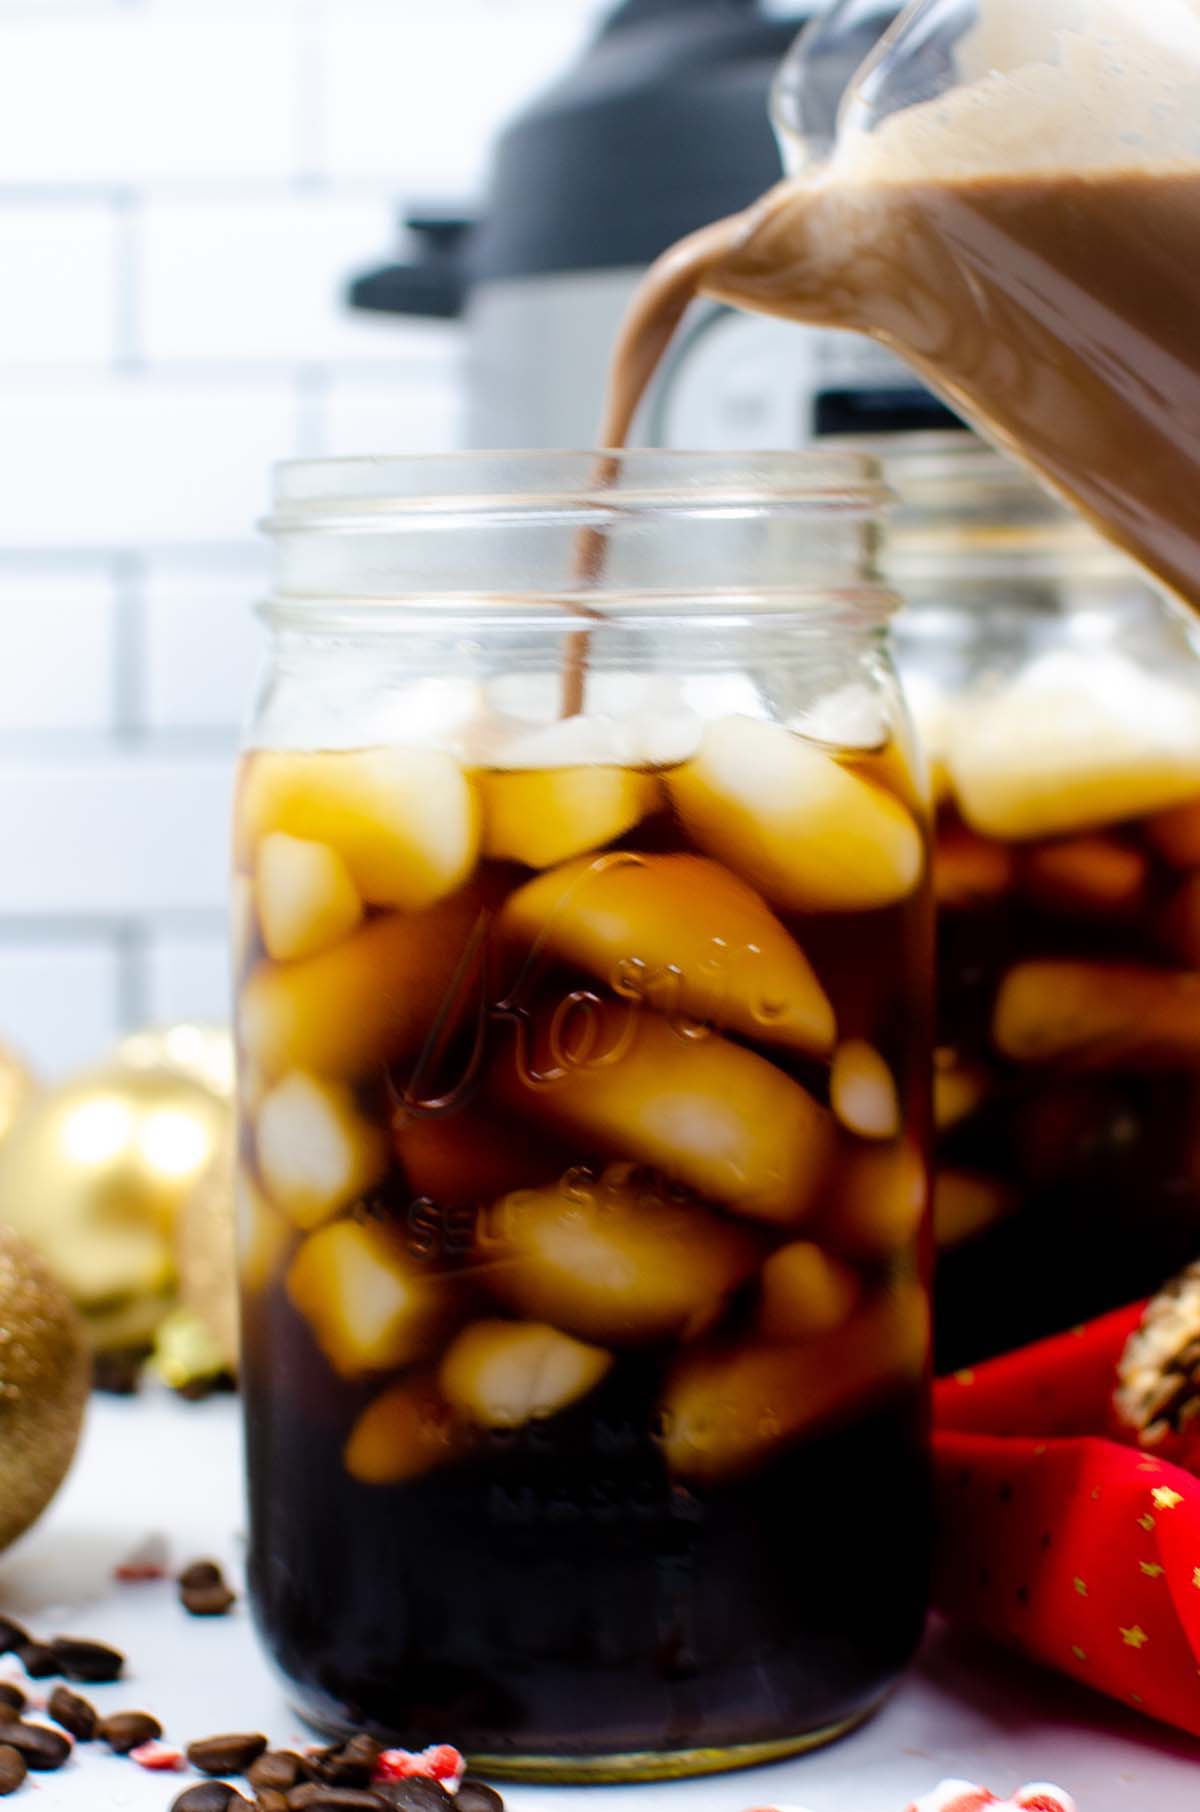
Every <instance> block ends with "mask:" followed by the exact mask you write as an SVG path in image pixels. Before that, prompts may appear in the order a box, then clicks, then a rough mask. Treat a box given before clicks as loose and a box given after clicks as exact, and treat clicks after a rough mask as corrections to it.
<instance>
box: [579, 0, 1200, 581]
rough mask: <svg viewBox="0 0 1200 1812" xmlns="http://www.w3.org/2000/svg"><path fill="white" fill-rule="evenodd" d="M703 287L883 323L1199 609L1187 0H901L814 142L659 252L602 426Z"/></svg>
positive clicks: (1198, 202) (1198, 34) (1197, 54)
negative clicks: (904, 2) (772, 181)
mask: <svg viewBox="0 0 1200 1812" xmlns="http://www.w3.org/2000/svg"><path fill="white" fill-rule="evenodd" d="M698 295H704V296H709V297H713V298H715V299H718V300H720V301H723V302H728V303H733V304H736V305H738V306H741V307H744V308H749V309H755V310H758V311H759V312H762V313H766V314H773V315H781V316H785V317H789V318H791V319H794V320H797V321H807V322H812V323H817V324H821V325H825V326H833V327H845V328H852V329H856V330H858V331H860V332H862V333H866V334H869V335H870V336H871V337H872V338H874V339H876V340H879V341H881V342H883V343H884V344H886V345H887V346H889V347H891V348H892V349H893V350H894V351H896V352H897V353H899V354H900V355H901V356H902V357H903V358H905V359H906V360H907V361H908V362H909V364H911V365H913V366H914V367H915V368H916V369H917V370H918V371H919V372H920V373H921V375H922V376H923V377H924V378H925V379H927V380H928V382H929V383H931V384H932V385H934V386H935V387H936V388H937V389H938V390H940V391H941V392H942V393H943V394H944V395H945V396H946V397H947V398H948V399H949V400H950V401H951V402H952V403H953V404H954V405H955V406H956V407H957V408H959V409H960V410H961V411H962V412H963V413H964V414H966V415H967V416H969V417H970V418H971V419H972V420H973V421H974V422H975V423H976V424H977V425H978V426H979V427H980V428H981V429H982V430H983V431H984V432H985V433H987V434H988V435H989V436H990V437H991V438H992V439H993V440H995V441H998V442H999V443H1001V444H1002V445H1003V446H1004V447H1005V448H1007V449H1008V450H1009V451H1011V452H1012V453H1014V454H1016V455H1018V456H1019V457H1020V458H1021V459H1022V460H1024V461H1025V462H1026V463H1027V464H1028V465H1029V466H1031V467H1032V468H1033V469H1034V470H1035V471H1036V472H1037V473H1038V474H1039V476H1040V477H1041V478H1043V479H1044V480H1046V481H1047V482H1048V483H1049V484H1050V485H1052V486H1053V487H1054V488H1055V489H1056V490H1057V491H1059V492H1060V493H1061V494H1062V495H1063V496H1065V497H1066V498H1067V499H1068V501H1070V502H1071V503H1073V504H1075V505H1076V506H1077V507H1078V508H1079V509H1081V510H1082V511H1084V513H1085V514H1086V515H1088V516H1090V517H1091V518H1092V519H1093V520H1094V521H1095V522H1096V524H1097V525H1098V526H1099V527H1100V528H1101V529H1102V530H1103V531H1104V532H1105V533H1106V534H1107V535H1109V536H1110V537H1111V538H1112V539H1113V540H1115V541H1117V542H1119V543H1120V544H1121V545H1122V546H1123V547H1125V548H1126V549H1127V550H1128V551H1129V552H1130V553H1132V554H1133V555H1134V556H1135V557H1136V558H1137V559H1139V560H1141V561H1142V562H1143V563H1144V564H1145V565H1146V566H1147V567H1149V568H1150V570H1151V571H1152V572H1154V573H1155V574H1156V575H1157V576H1158V577H1159V578H1160V579H1162V580H1163V581H1165V582H1166V583H1167V584H1168V585H1169V586H1171V587H1172V588H1173V589H1174V590H1175V591H1177V592H1179V593H1180V594H1181V595H1182V596H1183V597H1185V598H1186V599H1187V600H1188V601H1190V602H1191V603H1193V604H1196V605H1200V3H1198V0H918V3H917V4H914V5H911V6H909V7H908V8H907V9H906V10H905V12H904V13H903V14H902V15H901V17H900V18H899V20H898V21H897V22H896V24H895V26H894V27H893V28H892V30H891V31H890V32H889V33H888V35H887V37H886V38H885V39H884V40H883V41H882V43H881V44H880V45H879V47H878V49H877V50H876V51H875V53H874V54H873V55H872V57H871V58H870V59H869V60H868V62H867V63H866V64H865V65H864V67H863V69H862V70H861V71H860V73H859V75H858V77H857V79H856V81H855V83H854V85H853V87H852V89H851V92H850V94H849V95H848V97H847V100H846V103H845V105H844V107H843V109H842V115H841V121H840V126H839V131H838V135H837V139H836V143H835V144H834V147H833V149H832V153H831V155H830V156H829V158H828V159H827V160H826V161H825V162H823V163H822V164H820V165H819V166H817V167H815V168H805V169H803V170H801V171H800V172H799V173H798V174H797V175H795V176H793V177H791V178H789V179H788V180H785V181H784V182H782V183H780V184H779V185H777V187H775V188H774V189H772V190H771V191H770V192H769V193H768V194H767V195H766V196H764V197H763V199H762V200H761V201H759V202H758V203H756V204H755V205H754V206H753V207H751V208H749V209H748V210H747V211H746V212H745V213H743V214H740V215H736V216H733V217H731V218H730V219H727V220H722V221H718V222H717V223H716V224H715V225H714V226H711V227H708V228H705V229H704V230H703V231H701V232H700V233H698V234H695V235H693V236H692V237H691V238H689V239H686V240H684V241H682V242H681V243H680V244H679V245H677V246H675V247H674V248H673V249H672V250H671V251H669V252H667V253H666V254H665V255H664V256H663V257H662V258H661V259H660V260H659V262H658V263H657V264H656V265H655V266H654V268H653V269H652V270H651V272H650V273H649V275H648V277H647V278H646V280H645V283H644V284H643V286H642V289H641V291H640V293H639V295H638V297H637V298H636V300H635V302H634V305H633V307H632V309H631V311H630V314H629V316H628V318H627V321H626V323H625V326H624V328H623V331H622V334H621V337H620V340H619V342H618V348H617V352H616V356H615V360H614V366H613V372H612V379H611V384H610V391H609V399H608V407H607V410H606V413H605V419H604V424H603V429H602V436H601V444H602V445H605V446H610V447H612V446H619V445H621V444H623V442H624V440H625V438H626V436H627V434H628V431H629V428H630V425H631V422H632V419H633V416H634V413H635V412H636V409H637V405H638V402H639V400H640V398H641V396H642V394H643V392H644V390H645V388H646V385H647V383H648V382H649V379H650V377H651V375H652V373H653V371H654V369H655V367H656V365H657V362H658V360H659V358H660V357H661V355H662V352H663V350H664V348H665V346H666V345H667V343H668V341H669V340H670V337H671V335H672V333H673V331H674V328H675V326H676V324H677V323H678V321H679V319H680V317H681V315H682V313H683V312H684V310H685V308H686V307H687V304H688V303H689V301H690V300H692V298H693V297H695V296H698Z"/></svg>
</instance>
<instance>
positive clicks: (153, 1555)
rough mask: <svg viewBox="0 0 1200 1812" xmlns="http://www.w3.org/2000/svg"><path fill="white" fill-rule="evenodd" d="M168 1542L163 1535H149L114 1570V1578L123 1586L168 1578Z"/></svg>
mask: <svg viewBox="0 0 1200 1812" xmlns="http://www.w3.org/2000/svg"><path fill="white" fill-rule="evenodd" d="M167 1559H168V1556H167V1542H166V1537H165V1536H162V1535H147V1536H145V1537H144V1539H143V1540H142V1541H140V1542H138V1544H137V1546H136V1547H135V1548H131V1549H130V1551H129V1553H128V1554H127V1555H126V1556H125V1558H124V1560H121V1561H118V1562H117V1564H116V1566H115V1567H114V1568H113V1578H114V1579H119V1580H120V1581H121V1583H122V1584H123V1585H130V1584H139V1583H140V1582H141V1581H143V1580H147V1579H165V1578H166V1576H167Z"/></svg>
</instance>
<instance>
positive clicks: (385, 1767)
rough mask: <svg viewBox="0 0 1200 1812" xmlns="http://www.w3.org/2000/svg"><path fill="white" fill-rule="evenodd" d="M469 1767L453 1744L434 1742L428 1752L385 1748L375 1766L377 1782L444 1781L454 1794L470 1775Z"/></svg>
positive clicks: (424, 1750)
mask: <svg viewBox="0 0 1200 1812" xmlns="http://www.w3.org/2000/svg"><path fill="white" fill-rule="evenodd" d="M466 1767H467V1764H466V1762H465V1761H464V1759H463V1757H462V1755H461V1754H460V1753H459V1751H458V1750H457V1749H455V1748H454V1746H453V1744H451V1743H433V1744H431V1745H430V1747H429V1748H428V1749H422V1750H419V1751H418V1750H412V1749H384V1750H383V1751H382V1752H381V1754H380V1755H379V1757H378V1759H377V1760H376V1763H375V1776H374V1778H375V1779H376V1780H377V1781H408V1780H427V1781H440V1782H441V1783H442V1785H443V1786H445V1787H449V1788H450V1790H451V1791H453V1789H454V1788H455V1787H457V1785H458V1783H459V1781H461V1779H462V1777H463V1775H464V1774H465V1773H466Z"/></svg>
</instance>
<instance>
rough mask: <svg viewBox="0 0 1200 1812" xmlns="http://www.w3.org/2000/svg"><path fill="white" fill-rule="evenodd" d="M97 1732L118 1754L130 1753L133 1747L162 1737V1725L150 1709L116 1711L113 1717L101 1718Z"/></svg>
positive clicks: (135, 1747)
mask: <svg viewBox="0 0 1200 1812" xmlns="http://www.w3.org/2000/svg"><path fill="white" fill-rule="evenodd" d="M97 1734H98V1736H99V1737H100V1738H101V1740H102V1741H103V1742H105V1743H107V1744H108V1746H109V1748H110V1749H112V1750H114V1751H115V1752H116V1754H117V1755H128V1754H129V1751H130V1750H131V1749H137V1748H139V1747H140V1746H141V1744H143V1743H150V1742H153V1741H154V1739H155V1737H160V1736H161V1735H162V1725H161V1724H160V1723H159V1721H158V1719H157V1718H153V1717H151V1715H150V1713H149V1712H148V1711H116V1712H114V1713H113V1715H112V1717H111V1718H102V1719H101V1721H100V1724H99V1726H98V1729H97Z"/></svg>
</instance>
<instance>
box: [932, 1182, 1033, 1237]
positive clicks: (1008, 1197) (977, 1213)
mask: <svg viewBox="0 0 1200 1812" xmlns="http://www.w3.org/2000/svg"><path fill="white" fill-rule="evenodd" d="M1020 1205H1021V1204H1020V1197H1019V1196H1018V1195H1017V1192H1016V1191H1015V1190H1014V1189H1013V1188H1011V1187H1010V1185H1009V1184H1007V1183H1003V1182H1001V1180H1000V1178H999V1177H989V1176H985V1175H984V1174H983V1173H982V1172H980V1171H975V1170H959V1169H955V1168H954V1167H952V1166H950V1165H946V1164H940V1165H939V1166H938V1170H937V1174H936V1176H935V1178H934V1183H933V1237H934V1239H935V1241H936V1243H937V1246H938V1249H939V1251H942V1252H948V1251H950V1250H951V1249H952V1248H953V1247H955V1246H965V1245H966V1243H967V1241H968V1240H973V1239H977V1238H978V1237H979V1235H980V1234H981V1233H986V1232H987V1230H988V1228H989V1227H994V1226H996V1225H997V1223H998V1222H1000V1221H1003V1220H1007V1218H1008V1216H1009V1215H1010V1214H1013V1213H1014V1212H1015V1211H1016V1209H1017V1208H1019V1207H1020Z"/></svg>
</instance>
